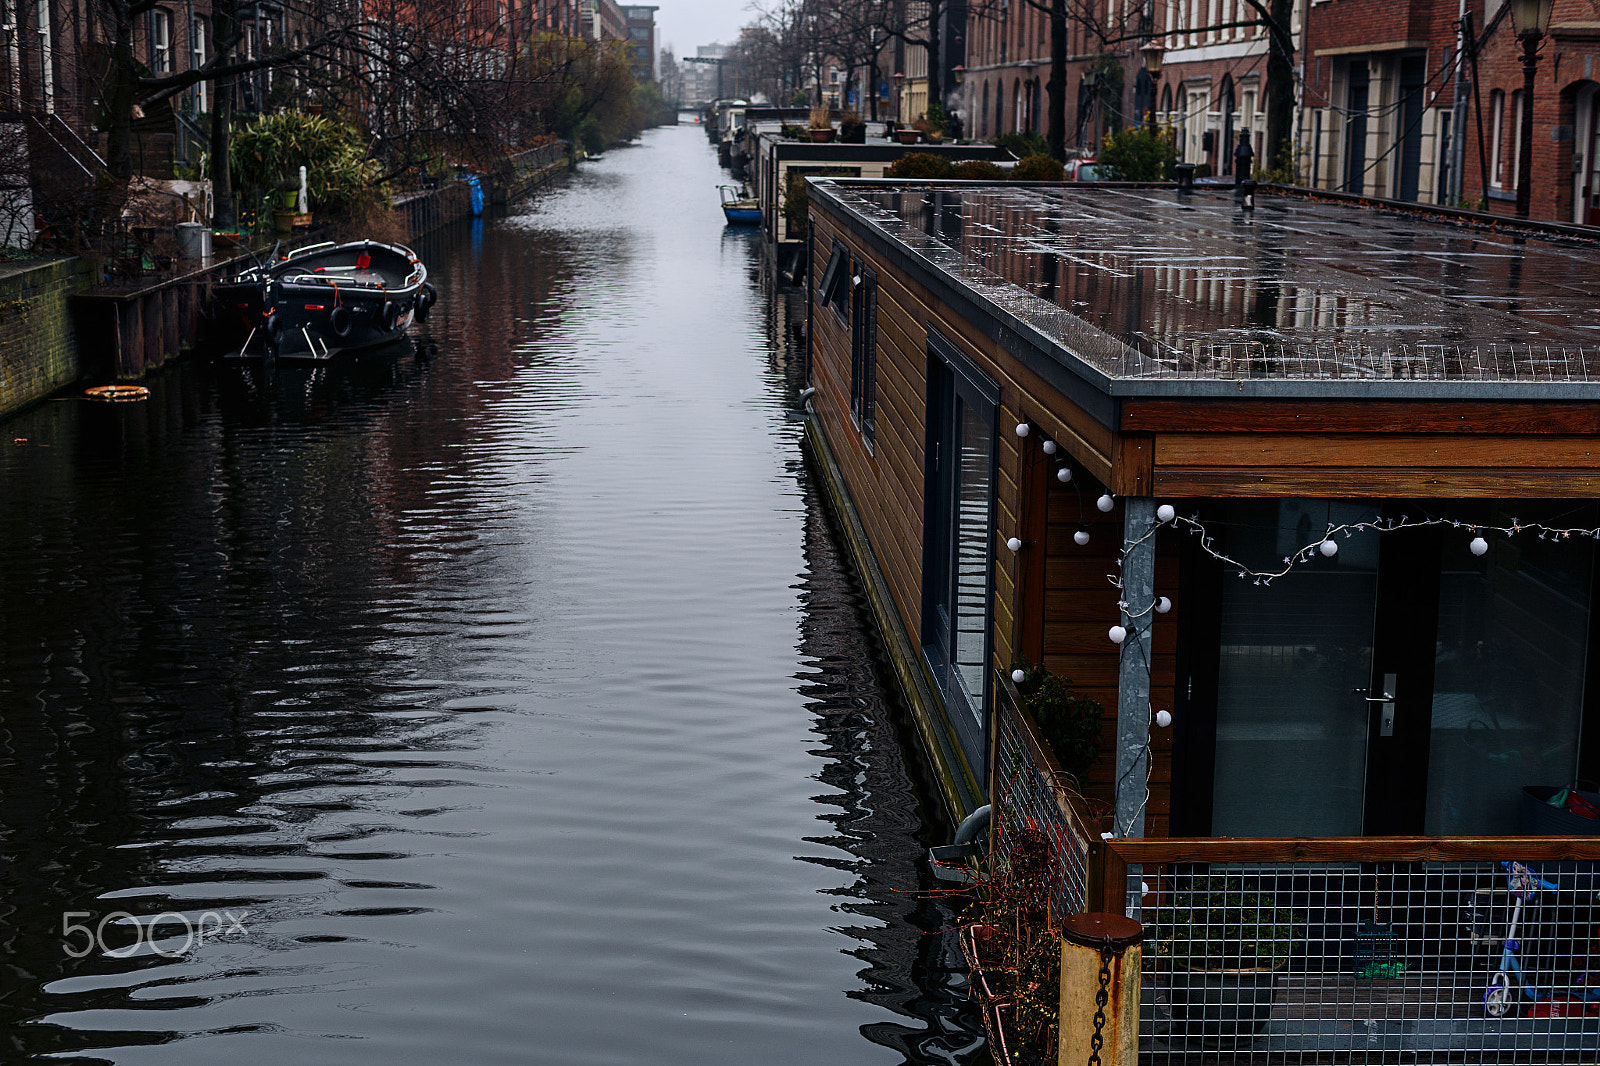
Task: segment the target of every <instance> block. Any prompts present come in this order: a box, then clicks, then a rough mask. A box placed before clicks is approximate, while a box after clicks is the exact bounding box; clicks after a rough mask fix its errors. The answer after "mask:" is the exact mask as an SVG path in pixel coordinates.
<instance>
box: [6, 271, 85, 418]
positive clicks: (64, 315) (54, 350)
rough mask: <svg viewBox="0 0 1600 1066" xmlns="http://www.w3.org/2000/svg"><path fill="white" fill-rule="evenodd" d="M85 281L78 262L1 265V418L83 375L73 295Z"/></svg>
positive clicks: (83, 285)
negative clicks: (73, 316) (73, 311)
mask: <svg viewBox="0 0 1600 1066" xmlns="http://www.w3.org/2000/svg"><path fill="white" fill-rule="evenodd" d="M87 280H88V274H87V271H86V269H85V267H84V263H83V260H81V259H76V258H67V259H57V260H53V261H50V262H46V263H38V262H29V263H21V264H0V418H3V417H5V416H7V415H11V414H14V413H15V412H17V411H19V410H21V409H22V408H23V407H26V406H27V405H29V404H31V403H36V402H38V401H39V400H42V399H44V398H45V397H47V396H49V395H50V394H51V393H53V392H55V391H56V390H57V389H60V388H62V387H64V386H67V385H70V384H72V383H73V382H74V381H76V380H78V378H80V377H81V376H82V367H81V365H80V363H79V359H78V343H77V337H76V334H75V331H74V329H73V324H72V296H73V294H74V293H77V292H79V291H81V290H82V289H83V288H84V287H85V284H86V282H87Z"/></svg>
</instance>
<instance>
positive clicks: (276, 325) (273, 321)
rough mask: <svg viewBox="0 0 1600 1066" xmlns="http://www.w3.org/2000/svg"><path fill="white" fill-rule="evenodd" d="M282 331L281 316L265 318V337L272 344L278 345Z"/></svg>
mask: <svg viewBox="0 0 1600 1066" xmlns="http://www.w3.org/2000/svg"><path fill="white" fill-rule="evenodd" d="M284 329H285V327H284V324H283V316H282V315H268V316H267V336H268V337H269V338H270V339H271V340H272V343H273V344H278V343H280V342H281V341H282V340H283V331H284Z"/></svg>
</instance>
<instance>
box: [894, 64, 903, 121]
mask: <svg viewBox="0 0 1600 1066" xmlns="http://www.w3.org/2000/svg"><path fill="white" fill-rule="evenodd" d="M905 89H906V75H905V71H902V70H897V71H895V72H894V120H895V122H897V123H898V122H904V121H905V120H906V116H905V113H904V112H905Z"/></svg>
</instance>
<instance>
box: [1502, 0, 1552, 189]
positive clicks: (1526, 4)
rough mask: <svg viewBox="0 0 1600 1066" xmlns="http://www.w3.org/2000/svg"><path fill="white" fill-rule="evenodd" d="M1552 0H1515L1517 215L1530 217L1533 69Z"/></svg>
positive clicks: (1537, 64)
mask: <svg viewBox="0 0 1600 1066" xmlns="http://www.w3.org/2000/svg"><path fill="white" fill-rule="evenodd" d="M1550 6H1551V0H1511V21H1512V22H1513V23H1514V24H1515V25H1516V27H1517V38H1518V39H1519V40H1520V41H1522V125H1521V129H1520V131H1519V132H1518V134H1517V217H1518V218H1527V217H1528V202H1529V201H1530V200H1531V199H1532V197H1533V72H1534V70H1535V69H1536V68H1537V67H1538V66H1539V43H1540V42H1541V41H1543V40H1544V33H1545V28H1546V27H1548V26H1549V25H1550Z"/></svg>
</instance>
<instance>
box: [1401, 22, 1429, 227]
mask: <svg viewBox="0 0 1600 1066" xmlns="http://www.w3.org/2000/svg"><path fill="white" fill-rule="evenodd" d="M1426 80H1427V70H1426V64H1425V57H1424V56H1423V55H1422V54H1421V53H1417V54H1415V55H1405V56H1401V57H1400V99H1401V108H1400V188H1399V189H1398V190H1397V191H1398V194H1399V198H1400V199H1402V200H1412V201H1415V200H1416V198H1417V182H1418V179H1419V175H1420V174H1421V172H1422V103H1423V101H1422V88H1423V83H1424V82H1425V81H1426Z"/></svg>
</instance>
